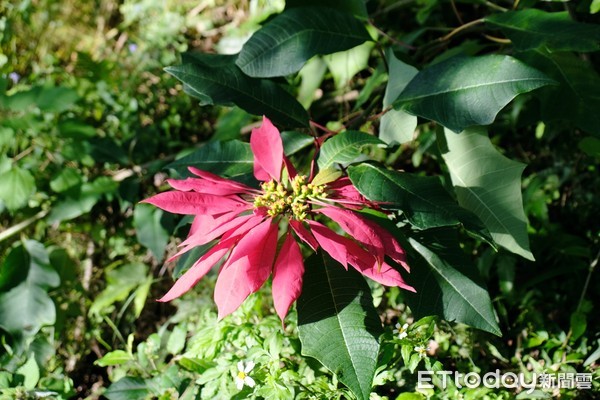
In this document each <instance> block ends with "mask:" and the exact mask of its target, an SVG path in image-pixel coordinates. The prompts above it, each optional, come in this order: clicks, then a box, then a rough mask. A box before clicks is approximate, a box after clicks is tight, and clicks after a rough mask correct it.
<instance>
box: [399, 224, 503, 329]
mask: <svg viewBox="0 0 600 400" xmlns="http://www.w3.org/2000/svg"><path fill="white" fill-rule="evenodd" d="M449 233H450V231H449V230H448V229H442V230H436V231H434V232H429V233H428V234H423V235H422V237H421V238H409V239H408V241H409V243H410V246H411V247H412V248H413V249H414V250H415V251H416V252H417V253H418V255H419V256H418V257H414V256H411V257H409V263H410V265H412V267H413V268H412V269H411V273H410V275H409V276H408V277H407V281H408V282H409V284H411V285H413V286H414V288H415V289H416V291H417V292H416V293H406V296H407V302H408V305H409V306H410V309H411V310H412V312H413V313H414V314H415V317H416V318H421V317H424V316H427V315H439V316H440V317H442V318H444V319H445V320H447V321H457V322H461V323H464V324H467V325H470V326H472V327H475V328H479V329H482V330H484V331H487V332H491V333H493V334H495V335H498V336H500V335H501V332H500V328H499V327H498V323H497V322H496V317H495V314H494V309H493V306H492V301H491V299H490V296H489V294H488V292H487V290H486V289H485V288H484V287H483V285H482V284H481V283H479V282H477V281H478V280H479V279H477V278H476V277H475V276H474V274H475V273H476V272H477V269H476V267H475V266H474V265H473V264H472V263H471V262H470V261H469V259H468V258H467V257H465V255H464V253H463V252H462V250H461V248H460V245H459V242H458V239H457V237H456V235H454V234H452V235H449Z"/></svg>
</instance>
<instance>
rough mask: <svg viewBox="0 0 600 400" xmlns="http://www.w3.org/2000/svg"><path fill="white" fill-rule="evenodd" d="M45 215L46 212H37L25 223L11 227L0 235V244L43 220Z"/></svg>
mask: <svg viewBox="0 0 600 400" xmlns="http://www.w3.org/2000/svg"><path fill="white" fill-rule="evenodd" d="M46 215H48V210H42V211H40V212H38V213H37V214H35V215H34V216H32V217H29V218H27V219H26V220H25V221H21V222H19V223H18V224H16V225H13V226H11V227H10V228H8V229H7V230H5V231H3V232H1V233H0V242H2V241H4V240H6V239H8V238H9V237H11V236H12V235H14V234H16V233H19V232H20V231H22V230H23V229H25V228H27V227H28V226H29V225H31V224H33V223H34V222H36V221H38V220H40V219H42V218H44V217H45V216H46Z"/></svg>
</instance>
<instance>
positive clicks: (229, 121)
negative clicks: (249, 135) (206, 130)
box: [210, 107, 252, 142]
mask: <svg viewBox="0 0 600 400" xmlns="http://www.w3.org/2000/svg"><path fill="white" fill-rule="evenodd" d="M251 121H252V119H251V115H250V114H248V113H247V112H246V111H244V110H242V109H241V108H238V107H233V108H228V109H224V110H223V113H222V114H221V116H220V117H219V120H218V121H217V125H216V127H215V133H214V135H212V136H211V137H210V141H211V142H216V141H222V142H225V141H227V140H232V139H238V140H239V139H241V137H242V128H243V127H244V126H246V125H248V124H249V123H250V122H251Z"/></svg>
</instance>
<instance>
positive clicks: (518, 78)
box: [394, 55, 555, 132]
mask: <svg viewBox="0 0 600 400" xmlns="http://www.w3.org/2000/svg"><path fill="white" fill-rule="evenodd" d="M554 83H555V82H554V81H553V80H552V79H550V78H548V77H547V76H546V75H544V74H543V73H541V72H540V71H538V70H536V69H534V68H532V67H530V66H528V65H526V64H525V63H523V62H521V61H519V60H517V59H515V58H513V57H510V56H501V55H486V56H481V57H453V58H451V59H449V60H446V61H442V62H440V63H437V64H434V65H432V66H430V67H428V68H425V69H423V70H422V71H420V72H419V73H418V74H417V75H416V76H415V77H414V78H413V80H412V81H410V83H409V84H408V85H407V86H406V88H405V89H404V90H403V91H402V93H401V94H400V96H399V97H398V99H396V101H395V102H394V107H395V108H396V109H403V110H405V111H407V112H409V113H411V114H414V115H418V116H421V117H424V118H427V119H431V120H433V121H436V122H439V123H440V124H442V125H443V126H445V127H446V128H449V129H451V130H453V131H454V132H460V131H462V130H464V129H465V128H468V127H470V126H474V125H489V124H491V123H492V122H494V119H495V118H496V115H497V114H498V113H499V112H500V110H502V109H503V108H504V107H505V106H506V105H507V104H508V103H509V102H510V101H511V100H512V99H514V98H515V97H516V96H517V95H519V94H521V93H526V92H530V91H532V90H535V89H537V88H540V87H542V86H546V85H550V84H554Z"/></svg>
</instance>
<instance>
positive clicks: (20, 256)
mask: <svg viewBox="0 0 600 400" xmlns="http://www.w3.org/2000/svg"><path fill="white" fill-rule="evenodd" d="M22 282H25V283H27V284H30V285H35V286H39V287H40V288H42V289H49V288H54V287H58V286H59V285H60V277H59V275H58V273H57V272H56V270H55V269H54V268H53V267H52V266H51V265H50V259H49V257H48V252H47V251H46V249H45V248H44V245H42V244H41V243H39V242H36V241H34V240H26V241H24V242H23V245H21V246H18V247H15V248H14V249H12V250H11V252H10V253H9V254H8V256H7V257H6V258H5V259H4V262H3V263H2V268H1V269H0V291H7V290H9V289H12V288H14V287H15V286H17V285H19V284H20V283H22Z"/></svg>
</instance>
